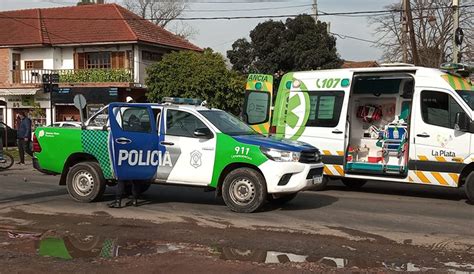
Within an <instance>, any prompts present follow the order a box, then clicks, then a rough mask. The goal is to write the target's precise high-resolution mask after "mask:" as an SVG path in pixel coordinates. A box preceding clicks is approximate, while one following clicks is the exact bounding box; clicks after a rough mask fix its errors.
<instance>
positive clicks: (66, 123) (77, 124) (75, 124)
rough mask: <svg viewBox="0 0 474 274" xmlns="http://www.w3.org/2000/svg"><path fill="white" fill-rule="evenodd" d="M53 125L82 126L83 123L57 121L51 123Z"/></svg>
mask: <svg viewBox="0 0 474 274" xmlns="http://www.w3.org/2000/svg"><path fill="white" fill-rule="evenodd" d="M51 127H70V128H73V127H81V123H79V122H69V121H67V122H56V123H53V124H52V125H51Z"/></svg>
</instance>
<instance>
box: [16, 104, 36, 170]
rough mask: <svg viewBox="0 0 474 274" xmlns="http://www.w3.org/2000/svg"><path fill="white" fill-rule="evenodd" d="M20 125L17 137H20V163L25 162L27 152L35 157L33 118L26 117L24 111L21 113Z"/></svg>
mask: <svg viewBox="0 0 474 274" xmlns="http://www.w3.org/2000/svg"><path fill="white" fill-rule="evenodd" d="M19 117H20V120H21V122H20V126H19V127H18V132H17V138H18V152H19V154H20V162H18V164H20V165H23V164H25V152H26V153H27V154H28V155H30V156H31V157H33V153H32V152H31V148H30V143H31V120H30V118H28V117H26V114H25V113H24V112H20V113H19Z"/></svg>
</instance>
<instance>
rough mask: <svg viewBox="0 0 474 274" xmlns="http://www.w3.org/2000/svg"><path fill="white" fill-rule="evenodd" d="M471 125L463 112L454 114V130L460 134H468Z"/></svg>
mask: <svg viewBox="0 0 474 274" xmlns="http://www.w3.org/2000/svg"><path fill="white" fill-rule="evenodd" d="M470 124H471V119H469V117H468V116H467V114H466V113H465V112H458V113H456V118H455V120H454V129H455V130H459V131H462V132H469V125H470Z"/></svg>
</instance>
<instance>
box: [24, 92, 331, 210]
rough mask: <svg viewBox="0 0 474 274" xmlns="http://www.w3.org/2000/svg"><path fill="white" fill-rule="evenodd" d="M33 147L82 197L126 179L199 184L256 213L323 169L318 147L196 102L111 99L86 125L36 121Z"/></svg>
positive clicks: (39, 164) (41, 163) (39, 163)
mask: <svg viewBox="0 0 474 274" xmlns="http://www.w3.org/2000/svg"><path fill="white" fill-rule="evenodd" d="M171 101H172V100H171ZM185 102H187V101H185ZM191 102H192V101H191ZM33 147H34V151H35V159H34V165H35V167H36V168H37V169H39V170H41V171H43V172H45V173H53V174H61V179H60V184H61V185H67V189H68V192H69V194H70V196H71V197H72V198H73V199H75V200H77V201H81V202H91V201H95V200H98V199H100V198H101V196H102V194H103V192H104V190H105V188H106V186H107V185H113V184H114V183H115V182H116V181H117V180H125V181H138V182H141V183H143V186H144V188H146V186H148V185H149V184H153V183H160V184H175V185H185V186H200V187H204V188H207V189H211V190H216V193H217V194H218V195H222V197H223V199H224V202H225V203H226V205H227V206H228V207H229V208H230V209H231V210H233V211H236V212H253V211H256V210H258V209H259V208H260V207H261V206H262V205H263V204H264V203H265V201H267V200H268V201H271V202H286V201H289V200H291V199H292V198H294V197H295V196H296V193H298V192H299V191H302V190H306V189H309V188H311V187H312V186H313V185H315V184H318V183H319V182H320V181H321V180H322V173H323V165H322V163H321V157H320V153H319V150H318V149H316V148H315V147H313V146H310V145H308V144H306V143H303V142H299V141H290V140H284V139H276V138H272V137H265V136H263V135H260V134H258V133H257V132H255V131H254V130H253V129H251V128H250V127H249V126H247V125H246V124H245V123H243V122H241V121H240V120H239V119H237V118H236V117H234V116H233V115H231V114H228V113H226V112H224V111H222V110H218V109H211V108H207V107H205V106H201V105H198V104H196V105H179V104H136V103H112V104H110V105H108V106H106V107H105V108H103V109H102V110H101V111H99V112H98V113H97V114H95V115H94V116H93V117H91V118H90V119H89V120H88V121H87V122H86V124H85V126H84V127H82V128H54V127H42V128H38V129H37V130H36V132H35V138H34V141H33Z"/></svg>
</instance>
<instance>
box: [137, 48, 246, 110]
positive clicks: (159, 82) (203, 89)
mask: <svg viewBox="0 0 474 274" xmlns="http://www.w3.org/2000/svg"><path fill="white" fill-rule="evenodd" d="M147 75H148V77H147V79H146V80H145V82H146V84H147V86H148V90H149V92H148V93H147V97H148V100H149V101H150V102H159V101H161V100H162V99H163V97H168V96H171V97H185V98H199V99H202V100H206V101H207V102H208V103H209V105H210V106H212V107H216V108H220V109H224V110H227V111H230V112H232V113H234V114H238V113H239V112H240V104H241V102H242V99H243V97H244V89H245V78H244V77H243V76H241V75H239V74H238V73H236V72H235V71H230V70H228V69H227V66H226V63H225V60H224V57H223V56H222V55H220V54H219V53H215V52H213V51H212V50H211V49H206V50H204V52H203V53H199V52H194V51H176V52H172V53H169V54H166V55H165V56H163V59H162V60H161V61H160V62H157V63H155V64H153V65H151V66H149V67H148V68H147Z"/></svg>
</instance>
